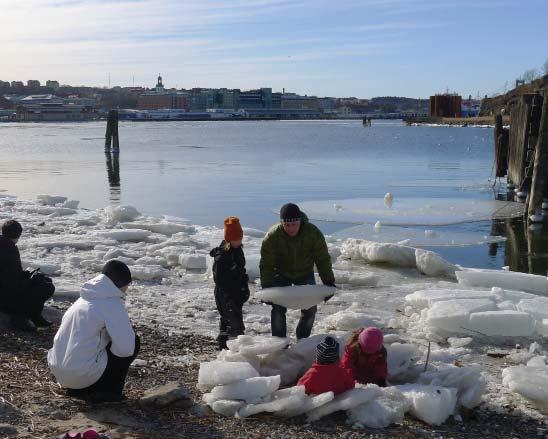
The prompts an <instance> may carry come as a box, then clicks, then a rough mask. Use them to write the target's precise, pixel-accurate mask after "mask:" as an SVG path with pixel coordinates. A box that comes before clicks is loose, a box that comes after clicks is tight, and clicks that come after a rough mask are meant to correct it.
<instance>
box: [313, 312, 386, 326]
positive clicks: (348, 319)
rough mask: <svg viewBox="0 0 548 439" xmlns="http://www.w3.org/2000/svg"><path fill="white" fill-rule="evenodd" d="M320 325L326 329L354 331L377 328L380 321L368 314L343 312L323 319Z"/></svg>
mask: <svg viewBox="0 0 548 439" xmlns="http://www.w3.org/2000/svg"><path fill="white" fill-rule="evenodd" d="M322 324H323V325H324V326H325V327H326V328H327V329H336V330H338V331H352V330H354V329H358V328H366V327H368V326H379V325H380V319H379V318H378V317H376V316H371V315H369V314H365V313H361V312H355V311H349V310H345V311H339V312H336V313H335V314H331V315H329V316H327V317H325V318H324V319H323V320H322Z"/></svg>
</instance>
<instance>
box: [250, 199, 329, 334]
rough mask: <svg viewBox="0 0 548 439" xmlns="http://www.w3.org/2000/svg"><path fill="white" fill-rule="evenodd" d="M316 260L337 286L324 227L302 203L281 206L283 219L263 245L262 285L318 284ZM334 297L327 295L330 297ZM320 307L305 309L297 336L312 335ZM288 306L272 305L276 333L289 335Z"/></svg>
mask: <svg viewBox="0 0 548 439" xmlns="http://www.w3.org/2000/svg"><path fill="white" fill-rule="evenodd" d="M314 264H316V268H317V269H318V273H319V275H320V278H321V280H322V283H323V284H324V285H328V286H332V287H334V286H335V275H334V274H333V269H332V268H331V257H330V256H329V252H328V251H327V244H326V242H325V237H324V236H323V234H322V232H321V231H320V229H318V228H317V227H316V226H315V225H314V224H311V223H310V222H308V217H307V216H306V215H305V214H304V213H303V212H301V210H300V209H299V206H297V205H296V204H293V203H287V204H285V205H283V206H282V208H281V209H280V223H279V224H276V225H274V226H272V227H271V228H270V230H269V231H268V233H267V234H266V236H265V238H264V240H263V243H262V245H261V262H260V264H259V266H260V270H261V286H262V287H263V288H270V287H288V286H291V285H314V284H315V283H316V281H315V279H314ZM329 298H330V297H326V299H325V300H326V301H327V300H329ZM316 311H317V307H316V306H313V307H312V308H309V309H303V310H301V318H300V320H299V323H298V325H297V339H301V338H306V337H308V336H310V333H311V332H312V327H313V326H314V320H315V317H316ZM286 312H287V309H286V308H285V307H283V306H280V305H275V304H273V305H272V311H271V326H272V335H273V336H275V337H286V334H287V325H286Z"/></svg>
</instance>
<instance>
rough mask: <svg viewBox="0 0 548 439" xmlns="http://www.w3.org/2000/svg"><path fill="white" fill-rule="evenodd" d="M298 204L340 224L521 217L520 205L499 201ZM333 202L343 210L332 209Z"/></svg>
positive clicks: (318, 217) (365, 200)
mask: <svg viewBox="0 0 548 439" xmlns="http://www.w3.org/2000/svg"><path fill="white" fill-rule="evenodd" d="M298 204H299V207H300V208H301V209H302V210H303V212H306V214H307V215H308V217H309V218H311V219H315V220H326V221H336V222H342V223H371V224H373V223H374V222H375V221H381V222H382V223H383V224H386V225H448V224H458V223H463V222H469V221H484V220H485V221H486V220H491V219H492V218H510V217H516V216H522V215H523V212H524V206H523V204H522V203H514V202H507V201H499V200H473V199H463V198H401V197H399V198H397V199H396V200H394V204H393V206H392V208H391V209H387V208H386V206H385V204H384V200H383V199H381V198H354V199H345V200H325V201H304V202H303V201H301V202H299V203H298ZM333 204H339V205H342V206H344V209H340V210H337V209H333Z"/></svg>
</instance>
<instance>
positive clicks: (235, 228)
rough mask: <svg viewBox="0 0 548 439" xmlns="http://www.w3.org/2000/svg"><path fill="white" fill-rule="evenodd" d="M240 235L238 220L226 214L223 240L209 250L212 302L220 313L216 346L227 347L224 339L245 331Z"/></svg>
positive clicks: (246, 290)
mask: <svg viewBox="0 0 548 439" xmlns="http://www.w3.org/2000/svg"><path fill="white" fill-rule="evenodd" d="M243 237H244V232H243V230H242V226H241V225H240V220H239V219H238V218H236V217H235V216H229V217H228V218H225V221H224V240H223V241H222V242H221V245H219V247H215V248H214V249H213V250H211V252H210V253H209V255H210V256H211V257H213V260H214V262H213V280H214V281H215V304H216V305H217V310H218V311H219V315H220V322H219V335H218V337H217V342H218V343H219V349H227V346H226V342H227V340H228V339H229V338H230V337H237V336H238V335H240V334H243V333H244V331H245V327H244V320H243V315H242V307H243V305H244V303H245V302H247V300H248V299H249V285H248V281H249V277H248V276H247V273H246V271H245V256H244V251H243V249H242V239H243Z"/></svg>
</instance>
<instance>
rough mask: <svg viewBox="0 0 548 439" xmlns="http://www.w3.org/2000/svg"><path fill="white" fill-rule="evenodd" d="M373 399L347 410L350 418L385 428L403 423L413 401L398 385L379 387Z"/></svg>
mask: <svg viewBox="0 0 548 439" xmlns="http://www.w3.org/2000/svg"><path fill="white" fill-rule="evenodd" d="M379 393H380V394H379V396H377V397H376V398H375V399H374V400H373V401H370V402H368V403H365V404H361V405H359V406H357V407H354V408H353V409H350V410H348V411H347V415H348V420H349V421H350V422H352V423H354V424H355V423H358V424H361V425H363V426H366V427H369V428H385V427H388V426H389V425H390V424H401V423H402V422H403V418H404V415H405V412H407V411H408V410H409V409H410V408H411V402H410V401H409V400H408V399H407V397H406V396H405V395H404V394H403V393H402V392H401V391H400V390H398V389H397V388H396V387H385V388H380V389H379Z"/></svg>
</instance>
